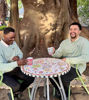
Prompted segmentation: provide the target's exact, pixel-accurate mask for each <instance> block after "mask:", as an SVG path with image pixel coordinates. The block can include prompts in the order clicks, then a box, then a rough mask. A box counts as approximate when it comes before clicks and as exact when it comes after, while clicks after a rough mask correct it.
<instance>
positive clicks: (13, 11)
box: [10, 0, 20, 45]
mask: <svg viewBox="0 0 89 100" xmlns="http://www.w3.org/2000/svg"><path fill="white" fill-rule="evenodd" d="M10 4H11V8H10V26H12V27H13V28H14V29H15V32H16V39H15V40H16V42H17V44H18V45H20V40H19V39H20V38H19V12H18V0H10Z"/></svg>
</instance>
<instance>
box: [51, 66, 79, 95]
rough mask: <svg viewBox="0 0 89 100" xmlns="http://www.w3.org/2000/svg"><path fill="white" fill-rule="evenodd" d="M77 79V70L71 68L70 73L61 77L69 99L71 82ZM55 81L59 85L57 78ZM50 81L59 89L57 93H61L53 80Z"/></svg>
mask: <svg viewBox="0 0 89 100" xmlns="http://www.w3.org/2000/svg"><path fill="white" fill-rule="evenodd" d="M76 77H78V76H77V73H76V69H75V68H73V67H71V69H70V71H69V72H67V73H66V74H64V75H62V76H61V80H62V83H63V86H64V89H65V93H66V96H67V97H68V89H69V85H70V82H71V81H72V80H73V79H74V78H76ZM55 80H56V81H57V82H58V83H59V81H58V78H57V77H55ZM50 81H51V83H52V84H53V85H54V87H55V88H56V89H57V91H59V89H58V87H57V86H56V84H55V83H54V82H53V80H52V79H51V78H50Z"/></svg>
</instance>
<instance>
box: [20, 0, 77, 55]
mask: <svg viewBox="0 0 89 100" xmlns="http://www.w3.org/2000/svg"><path fill="white" fill-rule="evenodd" d="M22 3H23V6H24V17H23V20H22V21H21V24H20V35H21V40H24V41H23V42H22V44H23V48H22V50H23V53H24V56H25V57H27V56H33V57H46V56H49V55H48V53H47V48H48V47H50V46H54V47H55V48H58V47H59V44H60V42H61V41H62V40H64V39H65V38H67V37H68V28H69V24H70V23H71V22H73V21H78V16H77V0H22Z"/></svg>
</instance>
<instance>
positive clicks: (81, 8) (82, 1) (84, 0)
mask: <svg viewBox="0 0 89 100" xmlns="http://www.w3.org/2000/svg"><path fill="white" fill-rule="evenodd" d="M77 6H78V16H79V17H80V19H81V20H80V21H82V23H84V24H86V25H88V26H89V0H77Z"/></svg>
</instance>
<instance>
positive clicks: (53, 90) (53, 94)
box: [53, 87, 56, 96]
mask: <svg viewBox="0 0 89 100" xmlns="http://www.w3.org/2000/svg"><path fill="white" fill-rule="evenodd" d="M55 92H56V91H55V88H54V87H53V96H55Z"/></svg>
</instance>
